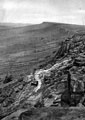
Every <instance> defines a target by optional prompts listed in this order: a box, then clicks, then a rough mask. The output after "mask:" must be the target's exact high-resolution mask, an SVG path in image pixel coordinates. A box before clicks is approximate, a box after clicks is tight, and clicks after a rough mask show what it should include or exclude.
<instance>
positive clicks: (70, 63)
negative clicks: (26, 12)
mask: <svg viewBox="0 0 85 120" xmlns="http://www.w3.org/2000/svg"><path fill="white" fill-rule="evenodd" d="M48 64H50V67H49V68H48ZM42 66H43V67H42V69H39V70H36V71H35V72H34V73H33V74H30V75H28V76H25V77H24V78H23V79H18V80H13V81H10V82H9V83H6V84H2V85H3V87H1V88H0V119H3V120H17V119H19V120H27V119H30V120H32V119H33V120H34V119H35V117H36V118H37V116H38V115H39V116H40V117H38V118H37V120H41V119H43V120H44V119H45V120H51V119H52V118H50V115H49V114H50V112H51V114H55V113H54V112H53V113H52V109H53V108H49V107H50V106H51V107H53V106H56V107H59V106H61V107H62V106H63V107H64V106H65V107H67V106H68V107H69V106H70V107H71V106H79V105H81V106H83V107H84V105H85V88H84V87H85V85H84V84H85V80H84V79H85V34H84V33H80V34H79V33H77V34H75V35H73V36H72V37H71V38H68V39H66V40H64V41H63V42H61V43H60V48H59V50H58V51H57V52H56V53H55V56H54V57H53V58H51V60H49V61H48V63H45V64H44V65H42ZM2 85H1V86H2ZM43 107H44V108H43ZM45 107H46V109H45ZM31 108H32V110H33V111H31ZM38 108H39V109H40V112H39V109H38ZM42 108H43V109H42ZM48 108H49V109H51V110H50V111H48ZM28 109H29V110H28ZM35 109H36V110H35ZM58 109H59V108H58ZM58 109H57V111H58ZM27 110H28V111H27ZM25 111H27V112H25ZM29 111H30V112H29ZM35 111H36V112H35ZM54 111H56V110H55V109H54ZM57 111H56V112H57ZM61 111H62V109H61ZM66 111H67V112H66ZM66 111H64V112H65V113H63V114H66V113H67V114H66V116H70V114H72V112H71V111H70V110H68V109H67V110H66ZM69 111H70V112H69ZM22 112H23V114H21V113H22ZM78 112H79V111H78ZM41 113H42V114H41ZM73 113H75V111H73ZM32 115H33V116H32ZM59 115H60V116H61V117H62V118H59V117H60V116H59ZM30 116H31V117H32V118H30ZM42 116H44V118H42ZM47 116H48V118H47ZM56 116H59V117H55V118H54V119H59V120H60V119H62V120H64V119H65V120H66V116H64V117H63V116H62V112H60V113H56ZM45 117H46V118H45ZM83 117H84V116H83ZM71 119H72V118H70V119H69V120H71ZM78 119H79V117H77V118H76V120H78ZM84 119H85V117H84ZM73 120H74V118H73Z"/></svg>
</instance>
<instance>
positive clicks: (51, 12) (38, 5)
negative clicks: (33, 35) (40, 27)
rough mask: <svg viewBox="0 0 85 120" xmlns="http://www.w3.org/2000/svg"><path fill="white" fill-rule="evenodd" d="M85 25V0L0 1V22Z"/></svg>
mask: <svg viewBox="0 0 85 120" xmlns="http://www.w3.org/2000/svg"><path fill="white" fill-rule="evenodd" d="M44 21H49V22H60V23H70V24H80V25H85V0H0V22H8V23H10V22H11V23H33V24H36V23H41V22H44Z"/></svg>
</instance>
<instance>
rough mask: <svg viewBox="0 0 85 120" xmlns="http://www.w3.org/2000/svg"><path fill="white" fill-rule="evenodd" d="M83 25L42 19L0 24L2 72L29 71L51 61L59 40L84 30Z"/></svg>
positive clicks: (25, 72)
mask: <svg viewBox="0 0 85 120" xmlns="http://www.w3.org/2000/svg"><path fill="white" fill-rule="evenodd" d="M84 30H85V27H84V26H79V25H69V24H60V23H49V22H43V23H42V24H37V25H30V26H18V27H16V26H15V27H14V25H13V27H12V25H11V26H10V25H8V26H6V25H1V26H0V75H4V74H7V73H11V74H13V75H15V74H16V76H17V75H19V74H21V73H24V74H29V73H30V72H31V71H32V70H33V69H34V68H38V67H39V66H40V65H42V64H43V63H45V62H47V61H49V59H50V58H51V57H53V56H54V55H55V51H56V50H57V49H58V42H60V41H62V40H64V39H66V38H67V37H70V36H72V35H73V34H74V33H76V32H78V31H84Z"/></svg>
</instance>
